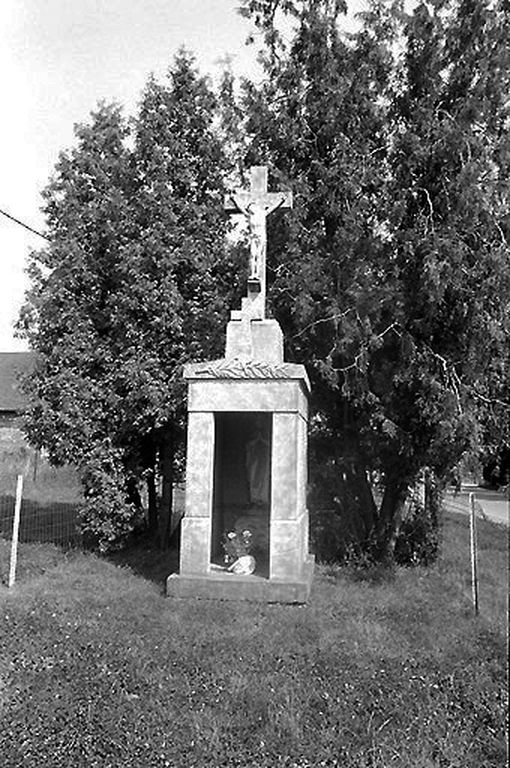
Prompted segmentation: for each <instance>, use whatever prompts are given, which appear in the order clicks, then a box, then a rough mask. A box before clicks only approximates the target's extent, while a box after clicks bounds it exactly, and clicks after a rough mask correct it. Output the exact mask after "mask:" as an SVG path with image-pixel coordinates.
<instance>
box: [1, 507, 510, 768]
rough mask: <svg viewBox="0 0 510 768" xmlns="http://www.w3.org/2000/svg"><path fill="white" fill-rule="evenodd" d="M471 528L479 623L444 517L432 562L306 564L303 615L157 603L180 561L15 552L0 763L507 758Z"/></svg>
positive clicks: (501, 761) (503, 551) (499, 533)
mask: <svg viewBox="0 0 510 768" xmlns="http://www.w3.org/2000/svg"><path fill="white" fill-rule="evenodd" d="M479 535H480V546H481V550H480V578H481V598H480V603H481V615H480V616H479V617H478V618H475V617H474V616H473V615H472V611H471V606H470V591H469V589H470V588H469V532H468V520H467V518H464V517H461V516H455V515H453V514H448V515H447V517H446V520H445V525H444V529H443V545H442V556H441V559H440V562H439V563H438V564H437V565H436V566H434V567H433V568H430V569H427V570H424V569H420V568H416V569H403V568H402V569H397V570H395V571H394V572H385V571H382V570H377V569H375V570H373V571H372V572H361V571H356V570H352V569H345V568H344V569H342V568H339V567H325V566H324V567H318V568H317V571H316V577H315V582H314V586H313V591H312V596H311V599H310V602H309V604H308V605H307V606H301V607H297V606H279V605H256V604H249V603H246V604H243V603H227V602H215V601H195V600H188V601H177V600H170V599H167V598H165V597H164V594H163V577H164V576H165V575H166V574H167V572H168V571H169V570H170V569H171V568H170V567H169V559H170V560H171V559H172V557H173V558H174V560H175V553H173V555H171V556H170V558H169V557H168V555H167V556H166V559H165V558H163V557H162V556H161V554H158V553H156V554H155V553H151V552H150V551H143V550H142V549H139V550H138V551H135V552H132V553H129V554H128V555H127V556H126V557H125V559H124V564H122V562H121V560H120V558H117V559H116V561H107V560H105V559H99V558H97V557H95V556H93V555H89V554H84V553H81V552H78V551H73V552H69V553H67V554H66V553H64V552H62V551H61V550H59V549H58V548H55V547H52V546H50V545H33V544H26V545H23V546H22V548H21V551H20V556H19V581H18V583H17V585H16V586H15V588H14V589H13V590H11V591H9V590H7V588H5V587H4V586H2V587H0V601H1V605H0V611H1V617H2V621H1V625H0V640H1V647H2V653H1V656H0V709H1V716H2V728H1V730H0V756H1V757H0V764H1V765H2V766H3V767H4V768H20V767H22V766H23V767H24V766H27V767H28V766H34V767H35V766H37V768H40V767H41V766H45V768H52V767H53V766H66V768H68V767H69V766H72V767H73V768H74V767H75V766H84V767H85V766H86V767H87V768H94V766H112V767H113V766H119V767H120V766H140V768H142V766H143V768H159V767H160V766H161V768H163V767H164V766H176V767H177V766H183V768H188V767H189V768H191V766H211V767H214V768H216V767H217V766H243V767H245V766H259V767H261V768H265V767H266V766H267V767H268V768H269V767H270V766H289V768H290V766H294V767H295V768H305V766H339V768H340V767H341V768H349V767H352V768H354V767H356V768H363V767H366V768H368V767H370V768H387V767H388V766H402V768H403V767H404V766H405V768H425V767H427V768H429V767H430V768H432V766H437V767H438V768H443V767H444V768H449V767H450V766H451V767H453V766H458V768H470V767H471V766H472V767H473V768H484V767H488V766H504V765H506V748H505V744H506V739H505V723H506V675H507V666H506V633H507V608H506V594H507V576H508V570H507V556H508V542H507V531H506V530H505V529H504V528H502V527H500V526H496V525H494V524H492V523H488V522H480V525H479ZM7 553H8V543H7V542H3V541H0V556H1V557H2V576H3V577H5V575H6V573H7V568H8V562H7ZM125 562H130V563H131V567H128V566H127V565H125Z"/></svg>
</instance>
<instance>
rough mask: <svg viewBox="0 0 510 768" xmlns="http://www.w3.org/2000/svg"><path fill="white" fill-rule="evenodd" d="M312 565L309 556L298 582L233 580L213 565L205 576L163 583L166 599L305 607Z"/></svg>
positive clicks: (175, 578) (176, 576)
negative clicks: (297, 604) (234, 601)
mask: <svg viewBox="0 0 510 768" xmlns="http://www.w3.org/2000/svg"><path fill="white" fill-rule="evenodd" d="M314 564H315V563H314V557H313V555H310V556H309V557H308V559H307V561H306V562H305V564H304V568H303V574H302V577H301V578H300V579H299V581H282V580H276V579H264V578H262V577H261V576H255V575H251V576H236V575H234V574H232V573H228V572H227V571H225V570H223V569H222V568H219V567H218V566H214V565H212V566H211V571H210V573H209V574H208V575H207V576H182V575H180V574H177V573H172V574H171V575H170V576H169V577H168V579H167V582H166V593H167V596H168V597H179V598H188V597H196V598H201V599H205V600H244V601H249V602H256V603H306V601H307V600H308V596H309V594H310V589H311V586H312V579H313V570H314Z"/></svg>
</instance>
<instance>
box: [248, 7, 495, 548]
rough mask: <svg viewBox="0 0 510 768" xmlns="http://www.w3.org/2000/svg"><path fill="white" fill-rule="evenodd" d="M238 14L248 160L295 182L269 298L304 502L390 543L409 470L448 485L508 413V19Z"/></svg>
mask: <svg viewBox="0 0 510 768" xmlns="http://www.w3.org/2000/svg"><path fill="white" fill-rule="evenodd" d="M243 7H244V13H245V14H246V15H248V16H249V17H250V18H252V20H254V21H255V23H256V24H257V25H258V27H259V29H260V30H261V31H262V32H263V35H264V40H265V49H264V54H263V62H264V66H265V69H266V74H267V78H266V80H265V82H263V84H262V85H261V86H260V87H255V86H250V87H249V88H248V89H247V92H246V96H245V99H246V108H247V112H248V122H247V130H248V132H249V135H250V144H249V147H248V151H247V161H248V162H250V161H254V160H256V161H257V162H267V163H268V164H270V167H271V168H272V169H273V171H274V172H275V173H278V174H279V176H280V182H281V181H282V180H283V181H284V182H287V183H289V184H291V185H292V187H293V189H294V192H295V208H294V211H293V214H292V216H291V217H286V220H285V222H283V223H279V224H278V225H277V226H276V228H273V232H272V235H271V236H272V238H273V280H272V288H271V292H270V298H271V301H272V307H273V311H274V313H275V315H276V316H277V317H278V318H279V319H280V321H281V322H282V325H283V326H284V330H285V335H286V339H287V345H288V352H289V354H290V355H291V356H292V359H294V360H297V361H300V362H304V363H306V364H307V365H308V366H309V370H310V371H311V373H312V379H313V410H314V419H313V433H312V435H313V438H314V439H313V442H312V447H313V449H314V454H315V480H316V483H315V485H316V486H320V487H321V488H322V489H324V487H328V488H329V498H326V499H324V498H322V499H320V500H316V503H317V504H319V505H320V504H323V505H324V504H325V505H336V506H337V508H339V509H340V510H341V512H342V514H343V516H344V523H345V526H347V528H348V529H349V536H350V537H351V539H352V540H355V541H357V542H360V541H361V542H364V546H365V547H369V549H371V550H372V551H373V552H375V553H377V554H379V555H381V554H386V553H388V552H389V551H392V549H393V547H394V545H395V541H396V537H397V533H398V528H399V524H400V515H401V509H402V503H403V500H404V498H405V496H406V492H407V490H408V488H409V486H410V485H411V484H412V483H413V482H414V481H415V479H416V477H417V475H418V472H419V471H420V469H421V468H422V467H424V466H429V467H431V468H433V469H435V470H436V472H437V473H438V474H439V475H441V476H445V474H446V473H447V472H448V470H449V469H451V467H452V466H453V465H454V464H455V463H456V462H457V461H458V460H459V459H460V457H461V456H462V455H463V453H465V452H466V451H470V450H473V449H474V448H475V446H476V445H477V443H478V442H479V440H480V438H482V437H483V433H486V434H487V432H488V431H491V430H492V431H493V432H494V428H495V425H496V424H498V429H499V430H501V428H502V426H503V425H506V428H507V426H508V423H509V420H508V402H509V398H508V394H509V393H508V373H507V371H508V341H507V340H508V331H509V326H510V317H509V304H508V295H509V288H510V270H509V259H508V256H509V253H508V240H507V238H508V220H509V219H508V216H509V210H508V191H507V184H506V181H505V180H506V179H507V178H508V170H509V168H508V162H509V143H508V134H507V128H508V108H507V104H506V105H505V100H506V99H507V94H508V86H509V68H508V51H509V46H508V43H509V41H510V40H509V19H508V15H506V14H505V10H504V7H503V3H488V2H485V1H483V0H482V1H477V2H472V0H458V1H456V2H447V1H446V0H445V1H443V0H436V2H433V3H424V2H421V3H418V4H417V5H416V6H415V7H414V9H413V11H412V13H410V14H406V13H404V10H403V4H402V3H399V2H396V3H393V4H388V3H381V2H371V3H370V4H369V5H368V10H367V11H366V12H365V13H364V14H363V15H362V18H361V22H360V27H359V29H358V30H357V31H356V32H354V33H350V34H347V33H345V32H343V31H342V30H343V13H344V11H345V5H344V3H340V2H329V1H328V0H306V1H305V0H302V1H298V0H296V1H295V2H294V1H292V0H288V1H286V2H281V3H279V2H269V1H267V2H266V1H265V0H246V2H245V3H244V4H243ZM279 14H280V15H279ZM282 14H283V15H287V17H288V18H291V19H292V24H293V29H294V32H293V34H292V35H291V36H290V40H289V39H288V33H287V39H286V38H285V37H284V36H283V35H280V34H279V31H278V23H279V21H278V20H279V19H280V20H281V18H282ZM374 472H375V473H376V474H377V475H378V476H379V477H380V478H381V480H382V489H383V495H382V500H381V501H380V503H378V504H376V502H375V499H374V496H373V492H372V490H373V486H372V485H370V484H369V482H368V479H369V477H371V476H373V475H374ZM319 479H320V482H317V481H319ZM345 526H344V528H345ZM346 543H348V541H347V542H346Z"/></svg>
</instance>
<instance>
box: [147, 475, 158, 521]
mask: <svg viewBox="0 0 510 768" xmlns="http://www.w3.org/2000/svg"><path fill="white" fill-rule="evenodd" d="M147 499H148V504H149V510H148V515H149V519H148V528H149V533H150V535H151V536H155V535H156V533H157V530H158V500H157V495H156V479H155V477H154V470H153V469H152V470H149V472H148V473H147Z"/></svg>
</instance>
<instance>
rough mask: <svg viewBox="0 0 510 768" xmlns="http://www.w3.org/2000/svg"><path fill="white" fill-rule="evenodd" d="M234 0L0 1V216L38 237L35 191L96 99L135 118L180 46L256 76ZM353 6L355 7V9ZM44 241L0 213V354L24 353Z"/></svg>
mask: <svg viewBox="0 0 510 768" xmlns="http://www.w3.org/2000/svg"><path fill="white" fill-rule="evenodd" d="M238 5H239V0H0V71H1V72H2V78H1V80H0V104H1V105H2V119H1V120H0V209H1V210H3V211H6V212H7V213H9V214H11V215H12V216H14V217H16V218H17V219H20V220H22V221H23V222H25V223H27V224H28V225H30V226H31V227H33V228H34V229H36V230H41V229H44V217H43V215H42V213H41V210H40V208H41V205H42V198H41V191H42V190H43V189H44V187H45V186H46V184H47V182H48V179H49V177H50V175H51V173H52V169H53V168H54V166H55V163H56V161H57V159H58V154H59V152H60V151H61V150H63V149H66V148H69V147H71V146H72V145H73V126H74V125H75V124H76V123H80V122H85V121H87V120H88V118H89V115H90V112H91V110H93V109H94V108H95V106H96V105H97V102H98V101H99V100H100V99H105V100H106V101H116V102H118V103H120V104H122V105H124V108H125V111H126V114H128V115H129V114H133V113H135V111H136V105H137V103H138V101H139V98H140V94H141V91H142V88H143V86H144V84H145V82H146V80H147V77H148V76H149V74H150V73H151V72H153V73H154V74H155V75H156V76H161V75H163V74H164V72H165V71H166V70H167V69H168V67H169V65H170V64H171V61H172V57H173V55H174V54H175V53H176V52H177V50H178V49H179V47H180V46H182V45H184V46H185V47H186V48H188V49H189V50H191V51H192V52H193V53H194V54H195V56H196V58H197V64H198V66H199V68H200V70H201V71H202V72H203V73H204V74H205V73H209V74H211V75H213V77H214V75H215V74H216V75H218V74H219V72H220V70H221V64H220V61H221V59H223V58H224V57H225V55H226V54H229V55H230V56H231V57H232V68H233V70H234V72H235V73H236V74H240V75H247V76H251V77H253V76H256V73H257V70H256V64H255V56H256V47H255V46H246V45H245V40H246V37H247V35H248V34H249V32H250V27H249V23H248V22H247V21H246V20H245V19H243V18H242V17H240V16H239V14H237V13H236V8H237V6H238ZM354 5H357V2H355V3H354ZM44 242H45V241H44V240H42V239H41V238H40V237H38V236H37V235H33V234H31V233H30V232H28V231H26V230H24V229H23V228H22V227H20V226H19V225H17V224H15V223H14V222H12V221H10V220H9V219H7V218H6V217H4V216H2V215H0V351H15V350H23V349H26V344H25V342H24V341H22V340H19V339H15V337H14V329H13V324H14V322H15V320H16V318H17V316H18V312H19V309H20V307H21V305H22V303H23V295H24V291H25V290H26V288H27V285H28V283H27V278H26V275H25V271H24V270H25V266H26V258H27V254H28V253H29V252H30V250H33V249H37V248H40V247H42V246H44Z"/></svg>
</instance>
